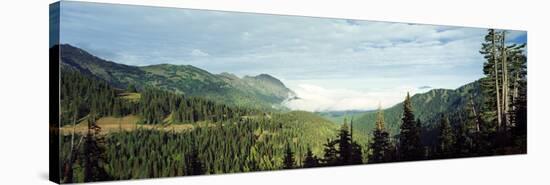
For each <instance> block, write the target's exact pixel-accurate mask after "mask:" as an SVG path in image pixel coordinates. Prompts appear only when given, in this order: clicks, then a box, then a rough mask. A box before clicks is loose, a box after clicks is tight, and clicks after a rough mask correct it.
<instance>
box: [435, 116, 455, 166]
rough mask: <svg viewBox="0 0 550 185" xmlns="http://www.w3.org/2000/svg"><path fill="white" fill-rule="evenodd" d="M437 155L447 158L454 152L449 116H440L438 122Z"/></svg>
mask: <svg viewBox="0 0 550 185" xmlns="http://www.w3.org/2000/svg"><path fill="white" fill-rule="evenodd" d="M437 141H438V142H437V143H438V144H437V156H438V157H439V158H449V157H451V156H452V155H453V153H454V149H453V148H454V142H455V139H454V133H453V131H452V127H451V124H450V123H449V118H447V117H446V116H445V115H443V116H441V120H440V123H439V136H438V137H437Z"/></svg>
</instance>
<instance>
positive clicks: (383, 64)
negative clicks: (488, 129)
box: [60, 1, 526, 111]
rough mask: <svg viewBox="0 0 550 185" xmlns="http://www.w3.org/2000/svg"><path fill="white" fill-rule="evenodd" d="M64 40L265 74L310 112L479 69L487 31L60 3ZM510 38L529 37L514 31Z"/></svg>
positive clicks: (118, 54) (124, 56)
mask: <svg viewBox="0 0 550 185" xmlns="http://www.w3.org/2000/svg"><path fill="white" fill-rule="evenodd" d="M60 22H61V38H60V39H61V42H62V43H69V44H71V45H74V46H77V47H80V48H83V49H85V50H87V51H89V52H90V53H92V54H94V55H96V56H99V57H101V58H104V59H107V60H111V61H114V62H117V63H123V64H128V65H137V66H144V65H152V64H159V63H170V64H176V65H188V64H189V65H193V66H197V67H200V68H203V69H205V70H208V71H210V72H212V73H221V72H229V73H233V74H236V75H238V76H244V75H257V74H260V73H267V74H270V75H273V76H275V77H277V78H279V79H281V80H282V81H283V82H284V83H285V84H286V85H287V86H289V87H290V88H291V89H293V90H294V91H295V92H296V93H297V94H298V96H300V97H301V98H302V99H301V100H299V101H294V102H290V103H288V104H287V106H288V107H290V108H292V109H301V110H309V111H316V110H317V111H320V110H349V109H362V110H366V109H374V108H376V107H377V105H378V103H379V102H380V103H381V104H382V106H383V107H388V106H391V105H394V104H395V103H398V102H400V101H402V99H403V98H404V96H405V94H406V92H411V93H413V94H414V93H418V92H426V91H428V90H430V89H432V88H449V89H454V88H457V87H459V86H461V85H463V84H466V83H469V82H473V81H475V80H477V79H479V78H480V77H482V76H483V74H482V64H483V58H482V56H481V55H480V54H479V52H478V50H479V48H480V44H481V42H482V40H483V36H484V35H485V33H486V29H482V28H464V27H449V26H433V25H418V24H404V23H387V22H373V21H357V20H345V19H320V18H311V17H298V16H279V15H264V14H250V13H231V12H219V11H204V10H188V9H175V8H157V7H145V6H127V5H113V4H96V3H83V2H67V1H65V2H62V5H61V21H60ZM508 35H509V39H508V42H525V41H526V32H523V31H510V32H509V34H508Z"/></svg>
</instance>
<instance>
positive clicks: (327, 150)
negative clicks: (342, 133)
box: [322, 139, 339, 166]
mask: <svg viewBox="0 0 550 185" xmlns="http://www.w3.org/2000/svg"><path fill="white" fill-rule="evenodd" d="M336 144H338V141H337V140H331V139H327V142H326V143H325V144H324V149H323V152H324V155H323V160H322V161H323V165H324V166H336V165H338V164H339V158H338V150H337V149H336Z"/></svg>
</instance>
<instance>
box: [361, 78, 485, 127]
mask: <svg viewBox="0 0 550 185" xmlns="http://www.w3.org/2000/svg"><path fill="white" fill-rule="evenodd" d="M404 98H405V96H403V99H404ZM481 99H482V97H481V89H480V87H479V80H478V81H475V82H472V83H469V84H466V85H464V86H461V87H459V88H457V89H455V90H450V89H433V90H430V91H428V92H426V93H421V94H415V95H414V96H412V97H411V101H412V105H413V111H414V114H415V116H416V118H417V119H420V120H421V122H422V126H423V127H425V128H431V127H433V126H434V125H435V124H436V123H439V122H438V121H439V118H440V116H441V114H442V113H445V114H446V115H447V116H448V117H449V119H450V120H451V123H453V124H457V123H458V122H459V121H460V120H461V119H463V118H464V116H463V115H460V114H461V113H460V112H461V111H460V110H463V109H464V108H465V106H466V103H467V102H468V101H471V100H473V101H474V104H475V107H476V109H479V108H480V106H481ZM402 113H403V103H399V104H396V105H394V106H392V107H390V108H387V109H385V110H384V119H385V122H386V128H388V129H389V131H390V133H391V134H392V135H394V134H396V133H397V132H398V131H399V126H400V124H401V115H402ZM375 120H376V111H371V112H367V113H365V114H363V115H362V116H360V117H357V119H356V120H355V121H356V124H357V127H358V128H359V129H362V130H364V131H367V132H369V133H370V132H371V131H372V130H373V129H374V124H375Z"/></svg>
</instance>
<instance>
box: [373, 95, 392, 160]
mask: <svg viewBox="0 0 550 185" xmlns="http://www.w3.org/2000/svg"><path fill="white" fill-rule="evenodd" d="M384 124H385V123H384V112H383V111H382V107H381V106H380V105H379V106H378V112H377V113H376V128H375V130H374V131H373V132H372V141H371V143H370V144H369V147H370V149H371V151H372V153H371V154H370V155H369V163H381V162H388V161H389V156H391V154H390V148H391V145H390V140H389V133H388V132H387V131H386V129H385V126H384Z"/></svg>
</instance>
